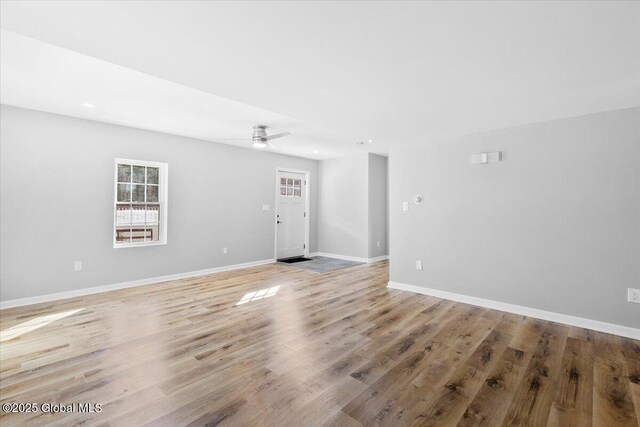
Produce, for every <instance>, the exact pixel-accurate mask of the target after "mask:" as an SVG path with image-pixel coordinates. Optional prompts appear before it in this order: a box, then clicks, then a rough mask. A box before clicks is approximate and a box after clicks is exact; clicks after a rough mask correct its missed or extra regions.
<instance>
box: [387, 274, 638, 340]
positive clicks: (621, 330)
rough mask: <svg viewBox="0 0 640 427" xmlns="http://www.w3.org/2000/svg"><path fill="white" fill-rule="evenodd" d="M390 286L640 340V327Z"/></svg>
mask: <svg viewBox="0 0 640 427" xmlns="http://www.w3.org/2000/svg"><path fill="white" fill-rule="evenodd" d="M388 287H389V288H391V289H398V290H401V291H409V292H414V293H417V294H423V295H430V296H433V297H436V298H443V299H448V300H452V301H458V302H462V303H465V304H472V305H478V306H480V307H486V308H491V309H494V310H500V311H506V312H508V313H514V314H520V315H523V316H529V317H535V318H537V319H542V320H548V321H551V322H558V323H564V324H567V325H571V326H578V327H580V328H586V329H593V330H594V331H599V332H606V333H608V334H614V335H620V336H623V337H627V338H633V339H636V340H640V329H635V328H631V327H629V326H622V325H614V324H612V323H606V322H600V321H598V320H591V319H584V318H582V317H576V316H571V315H568V314H561V313H554V312H552V311H545V310H539V309H537V308H531V307H525V306H521V305H515V304H509V303H505V302H500V301H493V300H488V299H483V298H477V297H472V296H467V295H461V294H456V293H453V292H447V291H441V290H438V289H430V288H424V287H422V286H416V285H408V284H406V283H399V282H389V284H388Z"/></svg>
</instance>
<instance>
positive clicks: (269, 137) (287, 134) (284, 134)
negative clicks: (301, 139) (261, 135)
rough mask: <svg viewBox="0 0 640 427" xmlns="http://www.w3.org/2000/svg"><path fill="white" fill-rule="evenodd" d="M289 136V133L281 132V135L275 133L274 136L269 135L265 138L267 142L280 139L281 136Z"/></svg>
mask: <svg viewBox="0 0 640 427" xmlns="http://www.w3.org/2000/svg"><path fill="white" fill-rule="evenodd" d="M289 135H291V132H282V133H276V134H275V135H269V136H267V138H266V139H267V141H269V140H270V139H276V138H282V137H283V136H289Z"/></svg>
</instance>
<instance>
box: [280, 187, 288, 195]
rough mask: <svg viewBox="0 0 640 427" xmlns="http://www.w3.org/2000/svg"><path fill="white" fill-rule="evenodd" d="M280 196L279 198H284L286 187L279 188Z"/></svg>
mask: <svg viewBox="0 0 640 427" xmlns="http://www.w3.org/2000/svg"><path fill="white" fill-rule="evenodd" d="M280 195H281V196H286V195H287V188H286V187H280Z"/></svg>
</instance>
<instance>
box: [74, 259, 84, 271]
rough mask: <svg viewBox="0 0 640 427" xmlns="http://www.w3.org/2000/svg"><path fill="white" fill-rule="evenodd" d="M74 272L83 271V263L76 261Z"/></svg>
mask: <svg viewBox="0 0 640 427" xmlns="http://www.w3.org/2000/svg"><path fill="white" fill-rule="evenodd" d="M73 271H82V261H76V262H74V263H73Z"/></svg>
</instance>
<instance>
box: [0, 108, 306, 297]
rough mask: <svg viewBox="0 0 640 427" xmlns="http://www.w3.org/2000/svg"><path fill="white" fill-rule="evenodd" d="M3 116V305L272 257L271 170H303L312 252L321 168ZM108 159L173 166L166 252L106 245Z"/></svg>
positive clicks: (50, 119) (5, 111)
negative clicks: (77, 266) (307, 178)
mask: <svg viewBox="0 0 640 427" xmlns="http://www.w3.org/2000/svg"><path fill="white" fill-rule="evenodd" d="M1 115H2V119H1V125H0V149H1V152H0V157H1V164H0V171H1V177H0V178H1V180H0V185H1V186H0V189H1V201H0V202H1V203H0V206H1V210H0V215H1V216H0V218H1V221H0V222H1V227H0V232H1V247H0V250H1V258H0V261H1V262H0V269H1V275H0V280H1V293H0V298H1V299H2V300H3V301H4V300H9V299H15V298H22V297H29V296H36V295H43V294H50V293H55V292H63V291H71V290H77V289H82V288H87V287H93V286H100V285H106V284H112V283H120V282H126V281H131V280H137V279H144V278H149V277H156V276H162V275H168V274H174V273H182V272H189V271H194V270H201V269H208V268H214V267H219V266H224V265H231V264H238V263H244V262H250V261H258V260H265V259H270V258H273V257H274V225H273V224H274V210H273V209H274V201H275V170H276V167H278V166H284V167H291V168H295V169H304V170H309V171H311V217H310V219H311V224H310V230H311V236H310V250H311V251H312V252H313V251H316V250H317V241H318V235H317V229H318V224H317V218H318V199H317V197H318V162H317V161H313V160H306V159H300V158H295V157H289V156H283V155H278V154H273V153H267V152H259V151H255V150H251V149H242V148H238V147H232V146H228V145H223V144H216V143H211V142H205V141H199V140H194V139H189V138H183V137H178V136H172V135H167V134H161V133H155V132H149V131H143V130H138V129H133V128H127V127H121V126H114V125H109V124H104V123H98V122H92V121H87V120H81V119H75V118H70V117H64V116H58V115H53V114H47V113H41V112H36V111H31V110H24V109H19V108H13V107H8V106H4V105H3V106H2V110H1ZM116 157H123V158H130V159H138V160H151V161H160V162H167V163H169V217H168V220H169V224H168V244H167V245H165V246H154V247H139V248H126V249H114V248H113V243H112V236H113V187H114V185H113V177H114V171H113V168H114V159H115V158H116ZM263 204H269V205H270V206H271V210H270V211H269V212H262V210H261V207H262V205H263ZM225 246H226V247H228V248H229V254H228V255H223V254H222V248H223V247H225ZM76 260H81V261H82V262H83V264H84V271H82V272H77V273H76V272H74V271H73V262H74V261H76Z"/></svg>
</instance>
